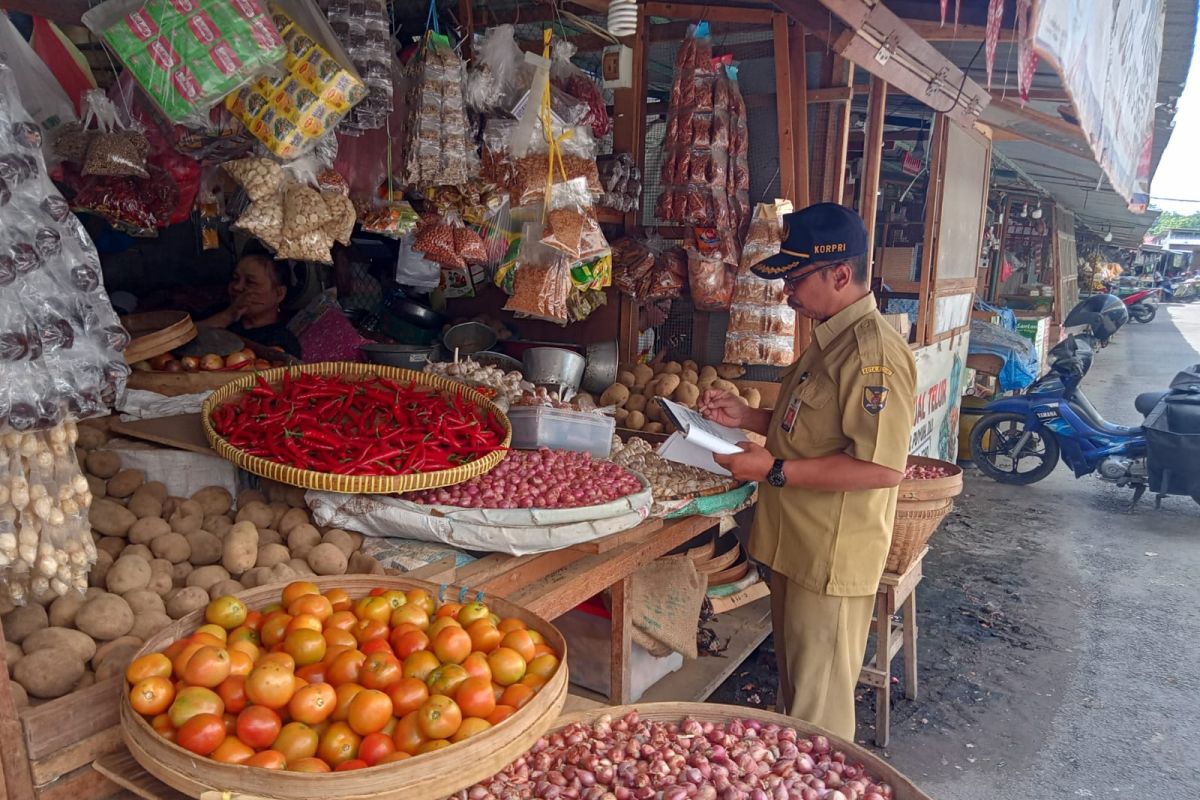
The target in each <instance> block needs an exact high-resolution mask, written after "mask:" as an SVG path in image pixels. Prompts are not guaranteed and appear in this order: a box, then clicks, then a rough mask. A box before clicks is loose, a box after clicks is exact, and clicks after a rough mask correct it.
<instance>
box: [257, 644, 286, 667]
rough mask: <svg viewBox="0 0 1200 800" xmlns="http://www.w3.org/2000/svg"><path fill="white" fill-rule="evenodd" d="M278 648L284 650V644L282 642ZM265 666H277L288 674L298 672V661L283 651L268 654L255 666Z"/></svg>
mask: <svg viewBox="0 0 1200 800" xmlns="http://www.w3.org/2000/svg"><path fill="white" fill-rule="evenodd" d="M276 647H279V648H282V647H283V643H282V642H280V643H279V644H277V645H276ZM263 664H275V665H276V666H280V667H283V668H284V669H286V670H287V671H288V672H295V671H296V659H294V658H292V657H291V656H290V655H288V654H287V653H285V652H283V650H282V649H280V650H278V651H273V652H270V653H267V654H266V655H265V656H262V657H261V658H259V660H258V663H257V664H255V666H262V665H263Z"/></svg>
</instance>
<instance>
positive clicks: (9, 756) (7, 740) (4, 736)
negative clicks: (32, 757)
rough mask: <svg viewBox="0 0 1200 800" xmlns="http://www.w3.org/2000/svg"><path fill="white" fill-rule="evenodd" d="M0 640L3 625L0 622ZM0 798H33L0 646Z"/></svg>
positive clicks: (24, 751) (22, 731) (6, 666)
mask: <svg viewBox="0 0 1200 800" xmlns="http://www.w3.org/2000/svg"><path fill="white" fill-rule="evenodd" d="M0 641H4V627H3V625H0ZM0 743H3V746H0V800H33V796H34V795H33V775H32V774H31V773H30V771H29V756H28V754H27V752H26V750H25V731H24V730H22V728H21V719H20V717H18V716H17V706H16V703H15V702H13V695H12V688H11V687H10V683H9V678H8V662H7V660H6V659H5V658H4V649H3V648H0Z"/></svg>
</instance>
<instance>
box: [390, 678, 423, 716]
mask: <svg viewBox="0 0 1200 800" xmlns="http://www.w3.org/2000/svg"><path fill="white" fill-rule="evenodd" d="M387 693H388V697H390V698H391V699H392V707H393V712H394V713H395V714H396V716H398V717H403V716H404V715H405V714H408V713H409V712H410V711H416V710H417V709H418V708H420V707H421V704H422V703H424V702H425V701H426V700H428V699H429V687H428V686H427V685H426V684H425V681H420V680H417V679H416V678H401V679H400V680H398V681H396V682H395V683H393V684H392V685H391V686H389V687H388V688H387Z"/></svg>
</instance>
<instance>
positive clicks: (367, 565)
mask: <svg viewBox="0 0 1200 800" xmlns="http://www.w3.org/2000/svg"><path fill="white" fill-rule="evenodd" d="M346 573H347V574H349V575H383V574H384V572H383V564H380V563H379V562H378V561H376V560H375V559H373V558H371V557H370V556H368V555H364V554H362V553H355V554H354V555H352V556H350V563H349V564H347V565H346Z"/></svg>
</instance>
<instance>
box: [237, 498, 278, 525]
mask: <svg viewBox="0 0 1200 800" xmlns="http://www.w3.org/2000/svg"><path fill="white" fill-rule="evenodd" d="M274 519H275V512H274V511H272V510H271V507H270V506H268V505H267V504H266V503H259V502H253V503H247V504H246V505H244V506H241V507H239V508H238V512H237V516H236V517H234V522H251V523H253V524H254V527H256V528H259V529H261V528H269V527H271V523H272V522H273V521H274Z"/></svg>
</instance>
